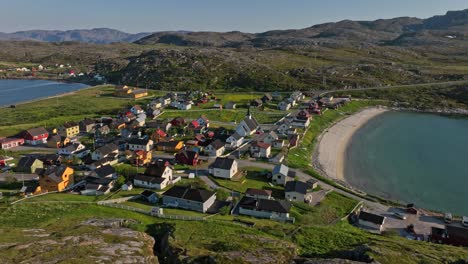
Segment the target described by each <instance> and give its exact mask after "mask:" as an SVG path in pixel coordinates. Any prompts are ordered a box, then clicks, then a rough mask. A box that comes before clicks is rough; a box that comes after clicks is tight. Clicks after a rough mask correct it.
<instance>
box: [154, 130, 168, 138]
mask: <svg viewBox="0 0 468 264" xmlns="http://www.w3.org/2000/svg"><path fill="white" fill-rule="evenodd" d="M156 133H157V134H158V135H159V136H160V137H167V134H166V132H164V131H162V130H161V129H158V130H156Z"/></svg>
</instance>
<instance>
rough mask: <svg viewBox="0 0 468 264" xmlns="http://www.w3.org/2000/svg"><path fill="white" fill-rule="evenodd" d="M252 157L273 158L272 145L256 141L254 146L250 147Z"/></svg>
mask: <svg viewBox="0 0 468 264" xmlns="http://www.w3.org/2000/svg"><path fill="white" fill-rule="evenodd" d="M250 156H252V157H254V158H269V157H270V156H271V145H270V144H267V143H264V142H259V141H254V142H253V143H252V145H250Z"/></svg>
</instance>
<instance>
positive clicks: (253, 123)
mask: <svg viewBox="0 0 468 264" xmlns="http://www.w3.org/2000/svg"><path fill="white" fill-rule="evenodd" d="M244 122H245V124H246V125H247V126H248V127H249V129H250V131H253V130H255V129H257V128H258V122H257V119H255V117H253V116H246V117H245V118H244Z"/></svg>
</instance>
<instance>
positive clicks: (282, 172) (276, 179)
mask: <svg viewBox="0 0 468 264" xmlns="http://www.w3.org/2000/svg"><path fill="white" fill-rule="evenodd" d="M271 176H272V181H273V183H275V184H278V185H285V184H286V183H287V182H288V181H292V180H294V177H292V176H293V175H292V174H291V173H290V171H289V167H288V166H286V165H283V164H278V165H276V166H275V168H273V171H272V173H271Z"/></svg>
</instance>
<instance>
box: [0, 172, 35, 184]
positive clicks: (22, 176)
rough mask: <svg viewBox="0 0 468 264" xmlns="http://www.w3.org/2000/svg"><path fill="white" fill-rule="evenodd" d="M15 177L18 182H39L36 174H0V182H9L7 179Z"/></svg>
mask: <svg viewBox="0 0 468 264" xmlns="http://www.w3.org/2000/svg"><path fill="white" fill-rule="evenodd" d="M9 177H13V178H15V179H16V180H17V181H23V180H24V181H32V180H38V179H39V177H38V176H37V175H36V174H27V173H25V174H20V173H0V182H5V181H7V178H9Z"/></svg>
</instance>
